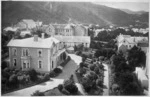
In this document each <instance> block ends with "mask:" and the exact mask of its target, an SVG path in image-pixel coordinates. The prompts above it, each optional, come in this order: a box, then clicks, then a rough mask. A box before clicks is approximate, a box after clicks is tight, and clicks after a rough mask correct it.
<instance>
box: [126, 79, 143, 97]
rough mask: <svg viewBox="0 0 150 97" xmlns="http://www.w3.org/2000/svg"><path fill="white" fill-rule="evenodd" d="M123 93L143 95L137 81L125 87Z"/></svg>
mask: <svg viewBox="0 0 150 97" xmlns="http://www.w3.org/2000/svg"><path fill="white" fill-rule="evenodd" d="M123 95H141V89H140V87H139V86H138V84H137V83H136V82H129V83H128V84H127V85H126V86H125V87H124V89H123Z"/></svg>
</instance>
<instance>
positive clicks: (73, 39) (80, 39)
mask: <svg viewBox="0 0 150 97" xmlns="http://www.w3.org/2000/svg"><path fill="white" fill-rule="evenodd" d="M54 37H55V38H56V39H58V40H60V41H61V42H81V43H90V42H91V39H90V37H89V36H59V35H58V36H54Z"/></svg>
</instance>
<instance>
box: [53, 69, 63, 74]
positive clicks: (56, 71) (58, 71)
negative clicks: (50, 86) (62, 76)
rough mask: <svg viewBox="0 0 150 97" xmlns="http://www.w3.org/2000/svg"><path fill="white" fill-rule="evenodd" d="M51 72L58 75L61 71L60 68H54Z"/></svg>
mask: <svg viewBox="0 0 150 97" xmlns="http://www.w3.org/2000/svg"><path fill="white" fill-rule="evenodd" d="M53 71H54V72H55V73H57V74H59V73H61V72H62V70H61V69H60V68H55V69H54V70H53Z"/></svg>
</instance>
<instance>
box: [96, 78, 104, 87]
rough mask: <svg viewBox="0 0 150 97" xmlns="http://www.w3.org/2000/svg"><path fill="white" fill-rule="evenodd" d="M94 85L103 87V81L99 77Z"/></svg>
mask: <svg viewBox="0 0 150 97" xmlns="http://www.w3.org/2000/svg"><path fill="white" fill-rule="evenodd" d="M96 85H97V86H99V87H103V81H102V80H101V79H97V80H96Z"/></svg>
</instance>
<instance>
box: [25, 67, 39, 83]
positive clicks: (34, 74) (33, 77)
mask: <svg viewBox="0 0 150 97" xmlns="http://www.w3.org/2000/svg"><path fill="white" fill-rule="evenodd" d="M26 73H27V75H29V76H30V78H31V81H36V80H37V72H36V71H35V70H34V69H29V70H27V71H26Z"/></svg>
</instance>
